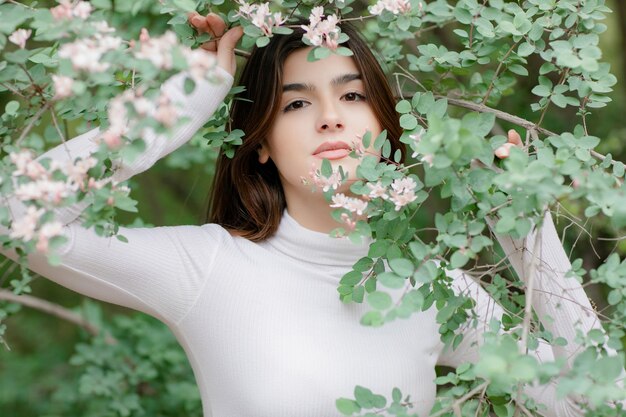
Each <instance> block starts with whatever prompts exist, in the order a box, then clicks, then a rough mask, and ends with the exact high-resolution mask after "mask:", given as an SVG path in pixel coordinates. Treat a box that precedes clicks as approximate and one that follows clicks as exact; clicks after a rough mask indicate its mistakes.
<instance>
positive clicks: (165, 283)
mask: <svg viewBox="0 0 626 417" xmlns="http://www.w3.org/2000/svg"><path fill="white" fill-rule="evenodd" d="M190 21H191V23H192V24H193V25H194V26H195V27H196V28H198V29H199V30H200V31H205V32H210V33H211V34H213V35H215V36H216V37H218V38H220V41H219V43H217V42H212V43H208V44H206V45H204V46H203V47H204V48H205V49H207V51H208V52H207V53H215V54H216V55H217V60H218V64H219V67H220V69H219V72H220V75H221V77H222V81H221V82H220V83H219V84H217V85H213V84H209V83H206V82H201V83H198V85H197V87H196V89H195V90H194V91H193V93H192V94H191V95H189V96H187V95H185V94H184V93H183V80H184V75H183V74H179V75H177V76H175V77H173V78H172V79H170V80H169V81H168V82H166V83H165V85H164V86H163V89H165V90H166V91H167V92H168V93H169V96H170V97H173V98H174V100H175V101H176V102H178V103H179V104H180V105H181V106H182V107H181V113H182V115H184V116H187V117H189V119H190V122H189V123H187V124H186V125H185V126H183V127H181V128H178V129H177V130H176V131H175V133H174V135H173V137H163V136H159V135H154V134H153V135H151V136H149V137H148V138H147V139H146V140H147V150H146V152H145V153H144V154H143V155H142V156H141V157H139V158H137V159H136V160H134V161H133V162H132V163H124V161H120V162H121V166H120V168H119V169H118V170H117V171H116V173H115V179H116V180H118V181H123V180H126V179H128V178H129V177H131V176H132V175H135V174H137V173H139V172H142V171H144V170H146V169H148V168H149V167H150V166H152V164H154V163H155V162H156V161H157V160H158V159H159V158H162V157H163V156H165V155H166V154H168V153H170V152H172V151H173V150H175V149H176V148H178V147H179V146H181V145H182V144H184V143H185V142H186V141H187V140H188V139H189V138H191V136H192V135H193V133H194V132H195V131H196V130H198V129H199V128H200V127H201V126H202V125H203V124H204V123H205V122H206V121H207V120H208V119H209V118H210V117H211V114H212V113H213V111H214V110H215V109H216V107H217V106H218V104H219V103H220V102H221V101H222V99H223V98H224V97H225V95H226V94H227V92H228V91H229V89H230V87H231V85H232V83H233V75H234V74H235V57H234V54H233V50H234V47H235V44H236V43H237V41H238V39H239V37H240V36H241V34H242V31H241V28H234V29H230V30H229V31H227V32H226V33H224V31H225V25H224V22H222V21H221V20H220V19H219V17H217V16H216V15H209V16H206V17H203V16H199V15H197V14H195V15H193V16H191V17H190ZM342 29H343V31H344V32H346V33H348V34H349V35H350V41H349V42H348V43H347V45H346V46H347V47H349V48H350V49H351V50H352V52H353V53H354V57H344V56H339V55H332V56H330V57H328V58H326V59H323V60H321V61H317V62H308V61H307V60H306V56H307V53H308V52H309V48H308V47H306V46H305V45H304V44H302V43H301V41H300V39H301V36H302V33H301V32H300V31H296V32H295V34H293V35H290V36H275V37H273V38H272V41H271V43H270V45H269V46H267V47H266V48H263V49H258V50H255V51H253V53H252V56H251V57H250V59H249V61H248V63H247V65H246V68H245V69H244V71H243V75H242V77H241V84H242V85H244V86H245V87H246V92H245V93H244V95H243V97H242V98H244V99H248V100H250V101H246V100H240V101H237V102H236V104H235V106H234V109H233V111H232V117H233V126H232V127H233V128H242V129H243V130H244V131H245V132H246V137H245V140H244V144H243V145H242V146H241V147H240V148H239V149H238V151H237V152H236V154H235V157H234V158H233V159H232V160H229V159H227V158H221V159H220V161H219V167H218V171H217V174H216V179H215V186H214V191H213V207H212V210H211V213H210V221H211V223H209V224H205V225H202V226H176V227H157V228H152V229H125V228H122V230H120V234H122V235H124V236H126V237H127V239H128V243H123V242H120V241H118V240H117V239H114V238H103V237H98V236H97V235H96V234H95V233H94V232H93V231H91V230H85V229H84V228H83V227H81V226H80V221H76V219H77V217H78V216H79V215H80V213H81V210H83V209H84V207H82V206H74V207H68V208H62V209H59V210H58V212H57V219H60V220H61V221H63V222H64V224H66V227H65V236H67V238H68V243H67V244H66V245H65V246H64V247H63V249H62V252H61V256H62V265H61V266H58V267H52V266H50V265H48V264H47V262H46V259H45V258H44V257H43V256H37V255H33V256H32V257H31V259H30V265H31V267H32V269H33V270H35V271H36V272H38V273H40V274H42V275H44V276H46V277H48V278H49V279H51V280H53V281H55V282H57V283H59V284H61V285H64V286H66V287H68V288H70V289H73V290H75V291H78V292H80V293H82V294H85V295H88V296H91V297H94V298H97V299H100V300H103V301H108V302H111V303H115V304H120V305H124V306H127V307H130V308H134V309H137V310H140V311H143V312H145V313H148V314H151V315H153V316H155V317H157V318H159V319H160V320H162V321H163V322H165V323H166V324H167V325H168V326H169V327H170V329H171V330H172V332H173V333H174V334H175V335H176V337H177V338H178V340H179V342H180V343H181V345H182V346H183V347H184V349H185V351H186V353H187V355H188V357H189V360H190V362H191V365H192V367H193V370H194V373H195V377H196V379H197V382H198V385H199V388H200V393H201V396H202V401H203V409H204V414H205V416H207V417H209V416H213V417H231V416H241V417H244V416H245V417H262V416H268V417H269V416H271V417H293V416H311V417H313V416H315V417H322V416H324V417H327V416H332V415H338V412H337V410H336V408H335V400H336V399H337V398H339V397H351V396H352V393H353V390H354V387H355V386H356V385H361V386H365V387H368V388H370V389H371V390H373V391H374V392H376V393H380V394H383V395H386V396H389V395H390V393H391V390H392V389H393V387H399V388H401V390H402V391H403V393H404V394H405V395H410V398H411V401H412V402H413V404H414V408H413V411H414V412H415V413H417V414H418V415H420V416H426V415H428V413H429V411H430V409H431V407H432V405H433V403H434V400H435V394H436V386H435V383H434V382H433V381H434V379H435V370H434V368H435V365H437V364H442V365H448V366H453V367H454V366H458V365H460V364H462V363H464V362H468V361H472V362H475V361H477V360H478V351H479V345H480V344H481V340H482V333H483V331H484V330H485V328H486V327H487V326H486V323H488V322H489V320H490V319H491V318H492V317H496V318H497V317H499V316H500V315H501V314H502V310H501V308H500V307H499V306H498V305H497V304H495V302H494V301H493V299H491V298H490V297H489V296H488V295H487V293H486V292H485V291H483V290H482V289H481V288H480V286H479V285H478V284H476V283H475V282H474V281H473V280H471V279H470V278H469V277H467V276H465V275H464V274H463V273H462V272H461V271H453V272H452V275H453V276H454V277H455V281H454V282H455V283H454V285H455V288H456V289H457V290H458V291H459V292H464V293H466V294H467V295H469V296H471V297H474V298H475V299H476V302H477V308H476V311H477V313H478V315H479V318H480V321H481V323H484V324H485V325H484V326H483V325H480V326H478V327H476V328H472V327H471V326H466V328H465V330H464V332H465V338H464V341H463V343H462V344H461V345H460V346H459V347H458V348H457V349H456V350H453V351H450V350H444V349H443V345H442V343H441V341H440V339H439V334H438V327H439V326H438V324H437V323H436V321H435V316H436V309H435V308H431V309H429V310H427V311H424V312H422V313H419V314H414V315H413V316H412V317H411V318H410V319H407V320H397V321H394V322H392V323H389V324H386V325H385V326H383V327H382V328H371V327H365V326H362V325H360V324H359V319H360V317H361V316H362V314H363V313H364V312H365V311H366V310H367V307H365V306H363V305H361V304H343V303H341V302H339V301H338V299H337V293H336V290H335V288H336V286H337V283H338V280H339V279H340V278H341V276H342V275H343V274H344V273H345V272H346V271H348V270H349V269H350V267H351V266H352V265H353V264H354V262H355V261H356V260H358V259H359V258H361V257H362V256H365V255H366V254H367V252H368V244H369V242H364V243H363V244H361V245H355V244H352V243H350V242H349V241H347V240H343V239H334V238H331V237H329V236H328V232H329V231H330V230H331V229H333V228H335V227H337V223H336V222H335V221H334V220H332V219H331V217H330V211H331V208H330V207H329V206H328V203H327V202H326V201H325V200H324V199H323V196H322V194H321V193H311V191H310V188H309V187H308V186H305V185H303V184H302V183H301V177H303V176H305V177H306V176H307V175H308V173H309V171H310V169H311V166H312V165H315V166H318V167H319V165H320V163H321V161H322V159H323V158H327V159H329V160H331V162H332V164H333V165H334V166H338V165H342V166H343V168H344V169H345V170H346V171H348V172H349V173H350V177H351V178H354V173H355V171H356V165H357V163H358V161H357V160H355V159H352V158H350V157H349V156H348V150H347V149H348V148H349V147H350V145H351V142H352V141H354V140H356V139H357V138H358V137H359V136H360V135H362V134H363V133H364V132H365V131H367V130H369V131H371V132H372V133H373V134H374V135H376V134H377V133H379V132H380V131H382V130H383V129H387V131H388V132H389V137H390V139H391V141H392V146H393V147H395V148H400V143H399V141H398V138H399V135H400V133H401V132H400V128H399V126H398V121H397V117H396V114H395V112H394V98H393V95H392V93H391V90H390V88H389V86H388V84H387V82H386V80H385V78H384V74H383V72H382V71H381V69H380V67H379V66H378V64H377V63H376V60H375V59H374V57H373V56H372V54H371V52H370V51H369V48H368V46H367V45H366V44H365V43H364V41H363V40H362V39H361V38H360V37H359V36H358V33H356V32H355V31H354V30H353V29H351V28H350V27H349V26H346V25H344V26H343V27H342ZM222 35H223V36H222ZM99 133H100V132H99V130H98V129H96V130H93V131H90V132H88V133H85V134H83V135H81V136H78V137H76V138H74V139H72V140H70V141H69V142H68V143H67V146H68V148H69V150H70V155H71V156H72V157H73V158H77V157H85V156H87V155H89V154H90V153H92V152H93V151H94V150H95V149H96V148H97V145H96V142H95V141H96V139H97V138H98V136H99ZM42 158H52V159H58V160H65V159H67V154H66V151H65V149H61V148H57V149H53V150H51V151H49V152H47V153H46V154H44V155H43V156H42ZM339 191H343V192H347V187H346V186H344V188H343V189H341V190H339ZM11 209H12V213H13V215H18V214H19V213H21V212H23V210H24V207H23V206H21V204H20V203H19V202H18V201H15V200H12V201H11ZM542 233H543V235H542V241H543V245H542V246H541V253H540V254H533V255H535V256H540V257H541V259H542V260H543V262H544V263H543V264H541V265H539V269H538V270H539V272H540V276H539V279H538V282H537V283H536V286H537V290H538V291H537V293H536V296H535V297H534V301H535V303H534V305H533V307H534V308H535V310H536V311H537V313H538V314H539V317H540V318H545V317H548V316H549V317H551V318H552V319H553V320H551V321H546V322H545V323H544V325H545V326H546V328H548V330H550V331H551V332H552V333H553V334H554V336H555V337H558V336H561V337H564V338H565V339H566V340H567V341H568V345H567V346H565V347H559V346H548V345H546V346H542V347H541V348H540V349H539V352H538V353H537V355H538V357H539V360H546V361H551V360H553V358H554V356H556V357H562V358H564V359H565V360H566V361H571V360H572V356H573V355H574V354H575V353H576V352H577V348H578V346H577V345H576V344H575V342H574V336H575V326H577V327H579V328H582V329H583V330H587V331H588V330H589V329H591V328H593V327H597V326H598V323H597V317H596V316H595V315H594V314H593V310H592V309H591V306H590V305H589V301H588V299H587V297H586V296H585V293H584V291H583V290H582V288H581V287H580V285H579V284H577V283H576V281H574V280H565V279H564V278H563V274H564V272H565V271H567V270H569V269H570V264H569V261H568V258H567V256H566V255H565V253H564V251H563V248H562V247H561V245H560V242H559V239H558V236H557V234H556V231H555V229H554V226H553V224H552V221H551V219H550V217H549V216H548V217H546V222H545V225H544V227H543V228H542ZM528 240H529V241H527V242H526V247H531V248H532V247H533V243H532V242H533V241H534V237H533V236H531V237H530V238H529V239H528ZM500 242H501V244H502V245H503V247H504V250H505V252H506V253H507V254H509V257H510V260H511V262H512V264H513V266H514V267H515V269H516V270H517V272H518V274H520V276H522V277H523V276H524V273H523V267H524V265H525V264H527V263H528V259H529V257H530V256H531V254H529V253H528V252H527V251H522V250H518V248H522V244H523V243H524V242H518V241H512V240H511V239H508V238H502V239H500ZM400 294H401V291H399V290H398V291H396V292H394V293H393V295H394V297H396V299H397V298H398V297H400ZM565 294H566V295H567V298H568V299H571V300H573V301H574V302H571V303H563V302H560V297H561V296H562V295H565ZM552 297H554V298H552ZM526 393H527V394H528V395H529V396H531V397H532V398H533V399H535V400H536V401H537V402H539V403H542V404H545V406H546V408H545V415H546V416H558V417H572V416H581V415H582V413H581V411H580V410H579V408H578V407H577V406H576V404H575V402H574V400H573V399H572V398H566V399H557V397H556V395H555V390H554V386H553V385H549V386H547V387H538V388H529V389H527V391H526Z"/></svg>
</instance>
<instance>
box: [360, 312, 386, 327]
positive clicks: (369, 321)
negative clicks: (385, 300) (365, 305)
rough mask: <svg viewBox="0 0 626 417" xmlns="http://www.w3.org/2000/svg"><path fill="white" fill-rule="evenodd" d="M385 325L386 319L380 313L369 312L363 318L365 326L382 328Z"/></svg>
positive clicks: (362, 321)
mask: <svg viewBox="0 0 626 417" xmlns="http://www.w3.org/2000/svg"><path fill="white" fill-rule="evenodd" d="M384 323H385V319H384V318H383V315H382V313H381V312H380V311H368V312H367V313H365V314H364V315H363V317H361V324H362V325H363V326H372V327H380V326H382V325H383V324H384Z"/></svg>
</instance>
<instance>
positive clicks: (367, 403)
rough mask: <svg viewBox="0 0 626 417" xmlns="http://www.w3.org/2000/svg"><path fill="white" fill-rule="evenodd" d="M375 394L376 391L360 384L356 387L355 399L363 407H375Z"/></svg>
mask: <svg viewBox="0 0 626 417" xmlns="http://www.w3.org/2000/svg"><path fill="white" fill-rule="evenodd" d="M373 395H374V393H373V392H372V391H371V390H369V389H367V388H365V387H362V386H360V385H357V386H356V387H355V388H354V399H355V400H356V402H357V404H359V406H360V407H362V408H365V409H367V408H372V407H373V401H372V399H373V398H372V397H373Z"/></svg>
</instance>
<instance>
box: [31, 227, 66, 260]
mask: <svg viewBox="0 0 626 417" xmlns="http://www.w3.org/2000/svg"><path fill="white" fill-rule="evenodd" d="M62 233H63V224H62V223H60V222H50V223H45V224H44V225H43V226H41V229H39V236H38V239H37V245H36V248H37V250H38V251H39V252H43V253H47V252H48V249H49V244H50V239H52V238H53V237H56V236H61V234H62Z"/></svg>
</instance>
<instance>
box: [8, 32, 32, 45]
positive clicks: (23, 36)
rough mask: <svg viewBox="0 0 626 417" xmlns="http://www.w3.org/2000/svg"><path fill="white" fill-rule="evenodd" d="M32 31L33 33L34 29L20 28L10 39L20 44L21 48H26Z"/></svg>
mask: <svg viewBox="0 0 626 417" xmlns="http://www.w3.org/2000/svg"><path fill="white" fill-rule="evenodd" d="M31 33H33V31H32V30H30V29H18V30H16V31H15V32H13V33H12V34H11V35H10V36H9V41H11V42H13V43H14V44H16V45H17V46H19V47H20V49H24V48H25V47H26V40H28V38H30V35H31Z"/></svg>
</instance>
